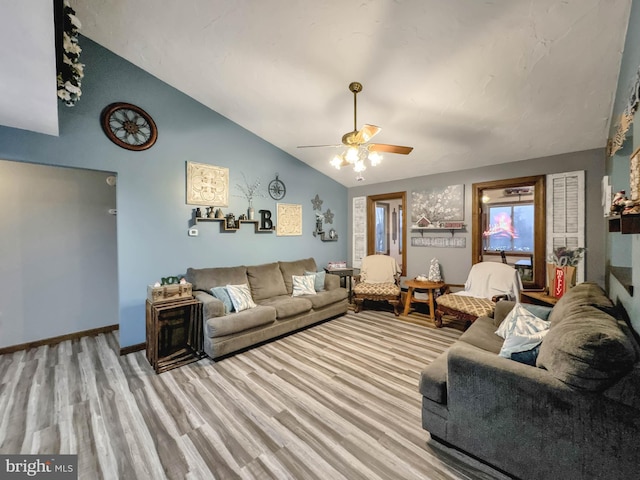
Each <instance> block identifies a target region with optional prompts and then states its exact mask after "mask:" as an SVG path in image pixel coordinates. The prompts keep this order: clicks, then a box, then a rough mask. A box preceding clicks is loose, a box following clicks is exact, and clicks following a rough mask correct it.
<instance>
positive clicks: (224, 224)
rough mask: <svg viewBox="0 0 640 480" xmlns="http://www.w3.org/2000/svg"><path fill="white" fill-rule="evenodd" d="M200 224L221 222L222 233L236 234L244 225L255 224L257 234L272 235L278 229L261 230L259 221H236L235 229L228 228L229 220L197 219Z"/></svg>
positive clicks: (274, 227)
mask: <svg viewBox="0 0 640 480" xmlns="http://www.w3.org/2000/svg"><path fill="white" fill-rule="evenodd" d="M200 222H219V223H220V231H221V232H235V231H236V230H240V227H241V226H242V224H244V223H251V224H253V227H254V229H255V233H272V232H273V231H274V230H275V229H276V226H275V225H274V226H273V228H260V221H259V220H236V221H235V227H229V226H227V219H226V218H204V217H196V223H200Z"/></svg>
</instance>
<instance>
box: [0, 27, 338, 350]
mask: <svg viewBox="0 0 640 480" xmlns="http://www.w3.org/2000/svg"><path fill="white" fill-rule="evenodd" d="M81 46H82V48H83V52H82V55H81V61H82V62H83V63H84V64H85V78H84V79H83V83H82V92H83V93H82V97H81V99H80V101H79V102H78V103H77V105H76V106H75V107H72V108H69V107H65V106H64V105H62V104H61V105H60V106H59V123H60V135H59V137H53V136H48V135H42V134H38V133H33V132H28V131H24V130H18V129H13V128H7V127H0V158H2V159H5V160H16V161H24V162H33V163H41V164H49V165H60V166H67V167H79V168H88V169H94V170H104V171H109V172H116V173H117V176H118V184H117V209H118V216H117V230H118V236H117V238H118V244H117V251H118V255H117V256H118V258H117V262H118V296H119V315H120V344H121V346H122V347H126V346H131V345H136V344H138V343H142V342H144V341H145V299H146V289H147V285H149V284H152V283H154V282H155V281H156V280H159V279H160V277H163V276H167V275H179V274H183V273H184V272H185V271H186V269H187V268H188V267H191V266H193V267H213V266H233V265H239V264H244V265H253V264H259V263H267V262H272V261H276V260H295V259H299V258H307V257H314V258H315V260H316V262H317V264H318V267H322V266H324V265H326V263H327V262H329V261H331V260H346V259H347V189H346V187H344V186H342V185H340V184H339V183H337V182H335V181H333V180H331V179H330V178H328V177H326V176H325V175H323V174H321V173H319V172H318V171H316V170H314V169H312V168H310V167H309V166H307V165H306V164H304V163H302V162H300V161H299V160H297V159H296V158H294V157H292V156H290V155H288V154H287V153H285V152H283V151H282V150H280V149H278V148H276V147H275V146H273V145H271V144H270V143H268V142H266V141H264V140H262V139H261V138H259V137H257V136H256V135H254V134H252V133H251V132H249V131H247V130H246V129H244V128H242V127H240V126H239V125H237V124H235V123H233V122H231V121H229V120H228V119H226V118H225V117H223V116H221V115H219V114H218V113H216V112H214V111H212V110H211V109H209V108H207V107H205V106H203V105H202V104H200V103H198V102H197V101H195V100H193V99H192V98H190V97H188V96H186V95H184V94H182V93H181V92H179V91H177V90H176V89H174V88H173V87H171V86H169V85H167V84H166V83H164V82H162V81H160V80H158V79H157V78H155V77H153V76H152V75H149V74H148V73H146V72H144V71H143V70H141V69H139V68H138V67H136V66H134V65H132V64H131V63H129V62H127V61H126V60H124V59H122V58H120V57H118V56H117V55H114V54H113V53H112V52H110V51H108V50H106V49H105V48H103V47H101V46H100V45H98V44H96V43H95V42H92V41H91V40H89V39H87V38H84V37H83V38H81ZM219 73H220V75H224V71H221V72H219ZM113 102H128V103H132V104H134V105H137V106H139V107H141V108H142V109H144V110H145V111H146V112H148V113H149V114H150V115H151V116H152V117H153V119H154V120H155V122H156V124H157V126H158V140H157V142H156V144H155V145H154V146H153V147H151V148H150V149H148V150H146V151H142V152H132V151H128V150H124V149H122V148H120V147H118V146H116V145H115V144H113V143H112V142H111V141H110V140H108V139H107V137H106V136H105V134H104V133H103V132H102V128H101V126H100V112H101V111H102V109H103V108H104V107H105V106H106V105H108V104H110V103H113ZM267 120H268V119H267ZM187 161H193V162H199V163H207V164H211V165H217V166H221V167H228V168H229V175H230V182H229V187H230V188H229V193H230V198H229V208H225V209H223V210H224V211H225V213H227V212H232V213H234V214H235V215H236V217H237V216H238V215H240V214H241V213H245V212H246V209H247V206H248V205H247V201H246V200H245V199H244V198H242V197H237V196H234V195H241V192H240V191H239V190H238V189H237V188H236V187H235V186H236V184H243V181H244V180H243V177H242V174H243V173H244V174H245V175H246V178H247V180H248V181H249V182H250V183H252V182H253V181H255V180H256V179H258V178H259V179H260V180H261V182H262V187H261V190H262V192H263V193H264V195H265V198H257V199H255V200H254V207H255V210H256V212H257V211H258V210H259V209H268V210H271V211H272V214H273V218H274V220H275V221H277V218H276V202H275V201H274V200H273V199H271V197H269V195H268V193H267V190H266V186H267V185H268V183H269V182H270V181H271V180H272V179H274V178H275V175H276V173H278V174H279V177H280V179H281V180H282V181H283V182H284V183H285V184H286V187H287V194H286V196H285V198H283V199H282V200H281V202H282V203H292V204H301V205H302V214H303V225H302V227H303V228H302V230H303V233H302V236H293V237H278V236H276V234H275V232H274V233H266V234H264V233H263V234H256V233H254V229H253V227H252V226H251V225H244V226H243V227H242V228H241V229H240V230H238V231H236V232H234V233H230V232H227V233H223V232H220V228H219V226H218V224H217V223H200V224H198V225H197V228H198V230H199V235H198V236H197V237H189V236H188V235H187V231H188V228H189V226H190V221H191V216H192V211H193V209H194V208H195V207H194V206H192V205H186V201H185V197H186V193H185V192H186V178H185V172H186V162H187ZM316 194H318V195H319V196H320V198H321V199H323V200H324V203H323V205H322V207H323V208H322V211H323V212H324V211H326V210H327V209H331V211H332V212H334V213H335V216H334V220H333V225H332V227H333V228H335V229H336V231H337V232H338V234H339V236H340V239H339V240H338V241H337V242H322V241H320V239H318V238H316V237H314V236H313V235H312V232H313V230H314V228H315V215H314V211H313V207H312V204H311V199H312V198H313V197H314V196H315V195H316ZM274 223H275V222H274ZM2 228H8V226H6V225H3V227H2ZM70 260H71V259H70ZM114 260H115V259H114ZM96 275H100V272H96ZM63 276H64V272H61V278H60V281H62V280H63V279H64V277H63ZM67 280H68V279H67ZM95 295H100V292H99V291H96V292H95ZM75 300H77V299H75ZM84 300H89V301H90V299H84ZM52 321H55V312H54V314H53V315H52Z"/></svg>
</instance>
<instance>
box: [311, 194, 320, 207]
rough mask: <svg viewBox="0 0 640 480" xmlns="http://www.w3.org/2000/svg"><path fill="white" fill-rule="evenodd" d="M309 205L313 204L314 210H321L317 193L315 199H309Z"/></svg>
mask: <svg viewBox="0 0 640 480" xmlns="http://www.w3.org/2000/svg"><path fill="white" fill-rule="evenodd" d="M311 203H312V204H313V209H314V210H322V200H320V197H319V196H318V194H317V193H316V198H312V199H311Z"/></svg>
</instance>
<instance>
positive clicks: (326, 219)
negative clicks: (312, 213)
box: [324, 208, 333, 223]
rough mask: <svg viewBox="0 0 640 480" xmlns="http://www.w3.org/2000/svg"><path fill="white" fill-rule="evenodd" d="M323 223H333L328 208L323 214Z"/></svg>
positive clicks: (331, 214)
mask: <svg viewBox="0 0 640 480" xmlns="http://www.w3.org/2000/svg"><path fill="white" fill-rule="evenodd" d="M324 223H333V213H331V209H329V208H327V211H326V212H324Z"/></svg>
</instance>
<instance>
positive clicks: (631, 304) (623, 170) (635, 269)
mask: <svg viewBox="0 0 640 480" xmlns="http://www.w3.org/2000/svg"><path fill="white" fill-rule="evenodd" d="M638 25H640V2H633V3H632V5H631V15H630V18H629V29H628V30H627V38H626V40H625V46H624V54H623V56H622V65H621V68H620V76H619V78H618V89H617V92H616V99H615V107H614V109H613V114H612V118H613V119H614V121H613V122H611V132H610V137H613V134H614V131H615V126H616V125H615V124H616V123H617V121H618V119H619V118H620V114H621V113H622V112H623V111H624V107H625V106H626V104H627V101H628V98H629V92H630V87H631V86H632V85H633V82H634V80H635V77H636V72H637V71H638V68H639V65H640V29H638ZM634 120H635V121H634V123H633V124H632V125H631V130H630V131H629V132H628V133H627V139H626V142H625V144H624V148H623V149H622V150H619V151H618V152H617V153H616V154H615V155H614V156H613V157H612V158H607V164H606V165H607V174H608V175H609V176H610V178H611V185H612V186H613V191H614V192H615V191H618V190H626V192H627V194H629V192H630V190H629V158H630V155H631V154H632V153H633V152H634V151H635V150H636V149H637V148H640V125H638V122H639V118H638V113H636V115H635V119H634ZM606 238H607V254H606V262H607V266H609V265H612V266H618V267H631V269H632V284H633V285H635V286H636V288H635V289H636V294H635V296H633V295H629V292H628V291H627V290H625V289H624V288H623V286H622V284H621V283H620V282H619V281H618V279H616V278H615V277H614V276H612V275H611V276H609V278H608V279H609V296H610V297H611V298H612V299H613V300H619V301H620V302H621V303H622V304H623V305H624V307H625V309H626V310H627V313H628V314H629V317H630V318H631V322H632V323H633V326H634V328H635V330H636V331H638V332H640V295H639V294H638V293H637V291H638V286H639V285H640V235H621V234H620V233H609V234H608V235H607V237H606Z"/></svg>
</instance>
